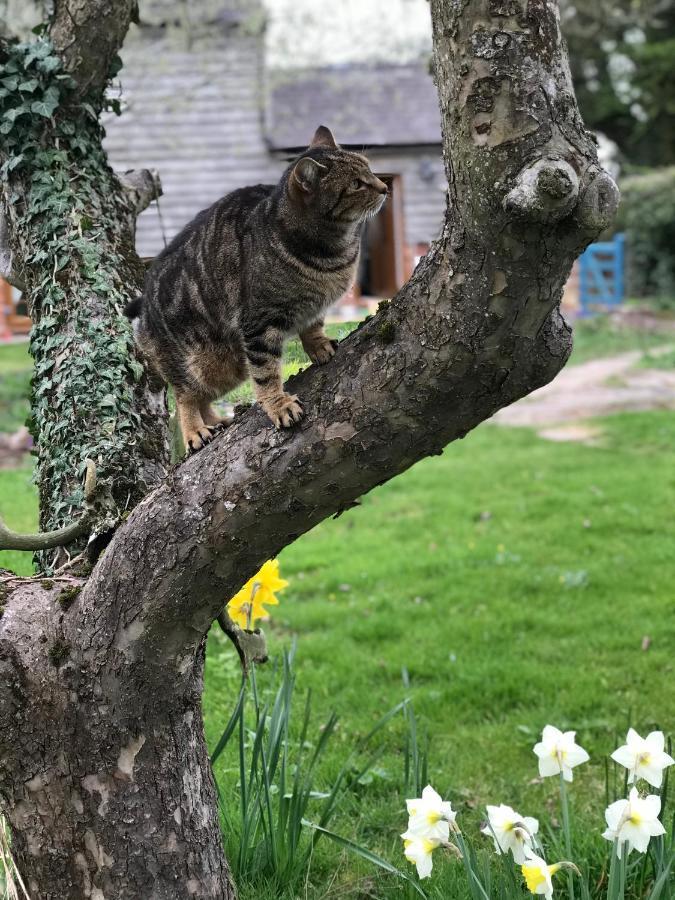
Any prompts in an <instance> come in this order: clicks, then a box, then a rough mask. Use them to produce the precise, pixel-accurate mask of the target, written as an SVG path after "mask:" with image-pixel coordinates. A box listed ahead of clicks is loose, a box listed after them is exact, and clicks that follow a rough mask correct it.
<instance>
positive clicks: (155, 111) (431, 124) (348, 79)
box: [105, 0, 440, 256]
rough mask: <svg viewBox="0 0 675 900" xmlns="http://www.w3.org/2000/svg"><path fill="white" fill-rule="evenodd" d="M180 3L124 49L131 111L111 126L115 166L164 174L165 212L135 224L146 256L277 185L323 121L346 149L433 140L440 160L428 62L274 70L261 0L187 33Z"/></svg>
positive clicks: (168, 1)
mask: <svg viewBox="0 0 675 900" xmlns="http://www.w3.org/2000/svg"><path fill="white" fill-rule="evenodd" d="M206 3H207V5H217V4H219V3H222V0H206ZM173 8H174V7H173V4H172V0H154V2H153V3H152V4H151V5H149V6H146V5H144V6H143V9H144V10H145V13H144V15H145V19H144V21H145V22H146V25H145V27H143V28H141V29H135V30H134V33H133V34H132V35H131V36H130V38H131V39H130V40H128V41H127V44H126V45H125V47H124V50H123V53H122V56H123V59H124V68H123V69H122V71H121V73H120V82H121V89H122V90H121V97H122V101H123V114H122V116H121V117H120V118H118V117H116V116H113V115H110V116H108V118H107V120H106V122H105V125H106V129H107V138H106V141H105V147H106V149H107V151H108V155H109V158H110V162H111V164H112V166H113V168H114V169H116V170H117V171H125V170H127V169H138V168H154V169H157V170H158V171H159V173H160V177H161V179H162V186H163V190H164V193H163V196H162V197H161V199H160V202H159V209H158V206H157V204H156V203H153V204H152V205H151V206H150V208H149V209H147V210H146V211H145V212H144V213H142V214H141V216H140V217H139V220H138V229H137V241H136V243H137V248H138V251H139V253H140V254H141V255H142V256H155V255H156V254H157V253H159V251H160V250H161V249H162V248H163V246H164V238H165V237H166V240H167V241H168V240H171V238H172V237H173V236H174V235H175V234H176V233H177V232H178V231H179V230H180V229H181V228H182V227H183V225H185V224H186V223H187V222H189V221H190V220H191V219H192V218H193V217H194V216H195V215H196V214H197V213H198V212H199V211H200V210H202V209H204V208H206V207H207V206H209V205H210V204H211V203H213V202H215V201H216V200H217V199H218V198H219V197H222V196H223V195H224V194H227V193H229V192H230V191H232V190H235V189H236V188H238V187H242V186H243V185H247V184H257V183H260V182H274V181H276V180H277V179H278V178H279V176H280V174H281V172H282V171H283V168H284V165H285V162H284V158H283V157H284V155H286V156H288V155H291V154H292V152H293V151H294V150H296V149H301V148H304V147H306V146H307V144H308V142H309V140H310V139H311V136H312V135H313V133H314V131H315V129H316V127H317V125H319V124H320V123H322V122H323V123H325V124H326V125H329V126H330V127H331V128H332V129H333V131H334V132H335V135H336V137H337V139H338V140H339V141H340V142H341V143H342V144H344V145H346V146H359V147H361V146H367V147H371V148H374V149H375V148H378V147H379V148H387V147H394V146H397V145H398V146H400V147H401V148H402V152H403V151H405V152H408V151H407V150H405V148H406V147H409V148H413V147H419V146H425V145H429V146H430V147H431V145H433V148H434V149H433V155H434V157H436V156H438V158H439V159H440V115H439V111H438V105H437V100H436V91H435V88H434V85H433V83H432V81H431V78H430V76H429V75H428V74H427V73H426V72H425V70H424V67H423V66H422V65H421V64H420V65H417V66H410V65H408V66H390V65H379V66H376V67H368V66H347V67H336V68H329V69H318V70H311V71H310V70H301V71H297V70H296V71H295V72H292V73H289V72H286V71H285V72H283V73H279V72H265V69H264V47H263V34H262V31H261V28H260V25H261V23H262V20H261V19H260V18H256V16H255V15H253V14H254V13H255V11H256V9H257V10H258V11H260V6H259V4H258V3H257V0H227V2H226V3H223V4H222V6H219V7H218V9H219V12H218V14H217V15H215V16H214V15H212V16H211V17H210V18H209V19H208V20H205V19H202V20H201V21H200V20H199V19H196V20H193V21H192V23H191V27H190V28H189V29H188V30H187V36H186V29H185V28H183V27H174V25H173V24H172V23H171V22H170V21H169V19H168V18H167V19H165V20H164V21H162V18H161V17H162V15H163V14H165V13H166V12H167V10H168V11H169V12H171V11H172V10H173ZM190 8H191V7H190ZM169 18H170V17H169ZM256 25H257V26H258V27H255V26H256ZM265 89H266V90H265ZM274 151H279V152H276V153H275V152H274ZM398 170H399V166H398V165H397V167H396V169H395V171H398ZM392 171H394V170H392ZM415 177H417V176H415ZM418 180H419V179H418ZM408 184H409V188H410V189H409V191H408V193H409V194H410V195H411V196H412V194H413V192H414V184H413V181H412V180H411V179H408ZM420 186H421V187H420V191H421V189H422V187H423V185H422V183H421V182H420ZM424 190H426V192H427V193H429V190H428V188H424ZM418 193H419V192H418ZM433 199H434V201H435V200H437V198H436V197H435V196H434V198H433ZM439 202H440V201H439ZM434 209H435V206H434ZM434 216H435V213H434ZM411 221H412V220H411ZM434 221H435V219H434ZM412 224H414V222H412ZM411 227H412V225H411ZM428 230H429V229H428V228H426V227H425V228H419V229H417V230H414V233H413V232H411V235H412V239H413V240H422V239H427V238H426V237H424V238H420V237H416V236H415V235H416V234H417V231H419V232H420V234H424V235H426V232H427V231H428ZM432 231H434V233H435V226H434V229H432Z"/></svg>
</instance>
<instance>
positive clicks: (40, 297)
mask: <svg viewBox="0 0 675 900" xmlns="http://www.w3.org/2000/svg"><path fill="white" fill-rule="evenodd" d="M103 105H104V98H103V97H98V98H96V97H94V98H85V99H84V100H82V98H79V97H76V95H75V84H74V82H73V80H72V79H71V78H70V76H69V75H68V74H67V73H66V72H64V71H63V65H62V62H61V59H60V58H59V56H58V55H57V54H56V53H55V52H54V50H53V47H52V45H51V44H50V42H49V40H48V39H47V37H46V36H44V35H39V36H38V38H37V40H35V41H31V42H26V43H10V44H2V45H1V46H0V162H1V166H0V179H1V181H2V188H3V194H4V198H5V203H6V205H7V207H8V212H9V218H10V221H11V230H12V233H13V239H14V240H15V242H18V244H19V246H20V254H19V255H20V259H21V262H22V268H23V272H24V275H25V280H26V282H27V284H28V294H29V299H30V306H31V315H32V318H33V328H32V331H31V339H30V350H31V353H32V355H33V357H34V360H35V372H34V378H33V390H32V403H31V406H32V418H31V422H30V427H31V431H32V433H33V436H34V438H35V444H36V453H37V458H38V459H37V467H36V480H37V483H38V485H39V489H40V506H41V526H42V528H43V529H44V528H56V527H60V526H61V525H64V524H67V523H69V522H71V521H72V520H73V518H75V517H77V516H78V515H79V509H80V507H81V506H82V504H83V501H84V496H83V489H82V483H83V476H84V472H85V461H86V460H87V459H88V458H90V459H93V460H94V462H95V464H96V468H97V481H98V486H99V488H98V501H97V502H98V513H99V521H98V530H99V531H100V530H103V529H107V528H109V527H111V526H113V525H114V524H115V522H116V521H118V520H119V518H120V517H121V515H122V514H123V513H124V511H125V509H126V508H128V506H132V505H134V504H135V503H136V502H137V500H138V499H140V496H142V493H143V490H144V485H142V484H141V483H139V452H138V449H137V445H138V441H139V439H141V438H142V435H143V432H144V429H145V433H146V435H147V434H148V426H147V423H142V422H141V419H140V415H139V412H138V411H137V405H136V403H135V391H136V390H137V385H138V384H139V382H140V381H141V379H142V377H143V366H142V365H141V363H140V362H139V361H138V359H137V358H136V356H135V354H134V350H133V340H132V334H131V329H130V327H129V324H128V323H127V321H126V319H125V318H124V317H123V315H122V310H123V307H124V305H125V303H126V301H127V299H128V293H129V285H131V286H132V288H133V289H138V287H139V286H140V283H141V280H142V266H141V263H140V261H139V260H138V257H137V256H136V255H135V252H134V250H133V247H132V246H131V233H130V228H129V223H130V222H131V221H133V212H132V210H130V208H129V200H128V199H127V197H126V195H125V194H124V192H123V190H122V189H121V187H120V185H119V182H118V181H117V179H116V178H115V176H114V174H113V172H112V170H111V169H110V168H109V166H108V163H107V160H106V157H105V153H104V151H103V149H102V143H101V142H102V137H103V130H102V127H101V125H100V123H99V119H98V116H99V113H100V110H101V108H102V106H103ZM160 448H161V440H159V441H158V446H157V447H156V448H155V451H156V454H157V455H158V456H161V452H162V451H161V449H160ZM143 451H144V452H145V453H146V455H147V453H148V448H147V447H144V448H143ZM40 562H41V564H42V566H43V567H48V563H47V560H46V559H42V560H41V561H40Z"/></svg>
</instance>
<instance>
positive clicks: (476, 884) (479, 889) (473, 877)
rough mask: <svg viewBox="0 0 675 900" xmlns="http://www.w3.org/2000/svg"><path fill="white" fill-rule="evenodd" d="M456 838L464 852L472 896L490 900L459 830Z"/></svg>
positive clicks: (463, 856)
mask: <svg viewBox="0 0 675 900" xmlns="http://www.w3.org/2000/svg"><path fill="white" fill-rule="evenodd" d="M455 836H456V839H457V843H458V845H459V849H460V850H461V851H462V859H463V861H464V867H465V869H466V875H467V878H468V879H469V890H470V891H471V896H472V897H476V898H478V900H480V898H483V900H490V897H489V895H488V893H487V892H486V890H485V888H484V887H483V885H482V883H481V880H480V878H479V877H478V875H477V874H476V873H475V871H474V868H473V865H472V859H471V857H470V855H469V848H468V847H467V845H466V842H465V841H464V836H463V835H462V832H461V831H459V830H458V831H456V832H455Z"/></svg>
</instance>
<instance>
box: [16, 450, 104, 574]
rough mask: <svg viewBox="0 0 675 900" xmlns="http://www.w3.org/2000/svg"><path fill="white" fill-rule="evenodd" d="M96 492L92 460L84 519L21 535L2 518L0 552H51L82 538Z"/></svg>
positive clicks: (86, 479) (88, 474) (85, 490)
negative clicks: (48, 529)
mask: <svg viewBox="0 0 675 900" xmlns="http://www.w3.org/2000/svg"><path fill="white" fill-rule="evenodd" d="M95 492H96V466H95V465H94V463H93V461H92V460H91V459H88V460H87V461H86V474H85V478H84V497H85V501H86V504H87V505H86V508H85V511H84V514H83V516H82V518H81V519H80V520H79V521H77V522H73V523H72V524H70V525H66V526H65V527H64V528H56V529H54V530H53V531H42V532H37V533H34V534H20V533H19V532H17V531H12V530H11V529H10V528H8V527H7V526H6V525H5V523H4V521H3V520H2V518H1V517H0V550H51V549H52V548H54V547H63V546H64V545H65V544H69V543H70V542H71V541H74V540H75V539H76V538H79V537H81V536H82V535H83V534H85V533H86V532H87V530H88V528H89V523H90V520H91V516H92V507H91V503H92V501H93V499H94V494H95ZM67 565H70V563H69V564H67Z"/></svg>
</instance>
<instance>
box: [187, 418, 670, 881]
mask: <svg viewBox="0 0 675 900" xmlns="http://www.w3.org/2000/svg"><path fill="white" fill-rule="evenodd" d="M603 425H604V427H605V428H606V433H607V444H606V446H604V447H603V448H588V447H583V446H578V445H567V444H551V443H547V442H545V441H543V440H539V439H537V438H536V437H534V436H533V435H532V434H531V433H529V432H527V431H521V430H506V429H496V428H494V427H490V426H483V427H480V428H478V429H477V430H476V431H475V432H473V433H472V434H471V435H469V436H468V438H466V440H465V441H463V442H461V443H457V444H454V445H452V446H451V447H449V448H448V449H447V450H446V452H445V453H444V455H443V456H442V457H440V458H436V459H433V460H426V461H424V462H423V463H420V464H419V465H417V466H415V467H414V469H412V470H411V471H410V472H408V473H406V474H405V475H403V476H401V477H400V478H398V479H396V480H395V481H393V482H391V483H389V484H387V485H385V486H384V487H383V488H381V489H378V490H377V491H374V492H373V493H372V494H370V495H368V496H367V497H365V498H364V499H363V506H362V507H360V508H358V509H355V510H352V511H350V512H349V513H347V514H345V515H343V516H342V517H341V518H340V519H338V520H337V521H332V520H331V521H328V522H325V523H323V524H322V525H320V526H319V527H318V528H316V529H315V530H314V531H313V532H311V533H310V534H308V535H306V536H305V537H303V538H302V539H300V540H299V541H298V542H297V543H296V544H294V545H293V546H291V547H289V548H287V549H286V550H285V551H284V552H283V553H282V555H281V566H282V571H283V575H284V577H286V578H288V579H289V580H290V581H291V586H290V587H289V588H288V589H287V591H286V592H285V593H284V594H283V595H282V602H281V606H280V607H279V608H278V609H275V613H276V614H275V617H274V619H273V621H272V622H271V623H270V626H269V629H268V631H269V637H270V646H271V648H272V652H274V648H275V645H276V646H277V647H281V646H284V645H287V644H288V642H289V641H290V639H291V635H292V634H294V635H297V637H298V653H297V658H296V659H297V661H296V668H297V671H298V683H299V685H300V686H302V687H304V688H311V689H312V692H313V695H314V701H315V705H316V706H317V708H318V709H319V710H320V711H321V713H322V715H323V717H324V718H325V717H326V716H327V714H328V711H329V710H332V709H335V710H336V711H337V712H338V714H339V716H340V719H341V732H340V733H341V737H342V740H343V746H342V747H341V746H340V745H339V743H338V745H337V746H336V747H335V748H334V749H333V751H331V752H332V754H333V759H332V760H329V763H328V764H327V766H326V775H325V777H326V778H327V781H330V775H331V774H334V772H335V771H336V769H337V767H338V766H339V762H340V760H341V757H342V756H344V755H345V754H346V753H347V749H348V748H349V747H350V746H351V744H352V743H353V741H354V740H355V738H356V737H358V736H360V735H363V734H364V733H365V732H366V731H367V730H368V729H369V728H370V727H371V726H372V724H373V723H374V721H375V720H376V719H377V718H378V717H379V716H380V715H381V714H382V713H383V712H384V711H385V710H386V709H388V708H389V707H391V706H393V705H394V704H395V703H396V702H398V701H399V700H401V699H403V698H404V697H406V696H409V697H411V698H412V699H413V701H414V704H415V709H416V711H417V714H418V717H419V719H420V720H421V721H422V722H423V723H424V725H425V726H426V728H427V730H428V732H429V734H430V737H431V763H430V775H431V779H432V781H433V783H434V784H435V786H436V787H437V789H438V790H440V791H441V792H442V793H443V794H444V795H447V796H448V797H450V798H452V799H453V800H454V801H455V803H456V805H458V806H459V808H460V810H461V812H462V818H464V819H465V821H468V822H469V823H471V827H473V828H475V827H477V825H478V821H479V819H480V817H481V808H482V806H483V805H484V804H485V803H486V802H487V803H489V802H492V803H500V802H505V803H509V804H511V805H513V806H514V807H515V808H517V809H519V810H520V811H521V812H523V813H524V814H534V815H538V816H540V817H541V816H542V815H543V814H545V812H546V810H547V809H548V810H550V800H551V799H553V800H555V797H556V792H557V785H556V784H555V783H553V782H551V781H548V782H546V783H544V784H537V783H535V784H533V783H531V782H532V779H533V778H534V777H535V776H536V774H537V771H536V760H535V757H534V755H533V754H532V749H531V748H532V745H533V744H534V743H535V741H536V740H537V739H538V735H539V732H540V730H541V728H542V727H543V726H544V725H545V724H546V723H548V722H551V723H552V724H557V725H558V726H559V727H562V728H573V729H576V730H577V731H578V739H579V741H580V743H582V745H583V746H585V747H586V748H587V749H588V751H589V752H590V753H591V756H592V761H591V763H590V764H589V765H587V766H585V767H583V768H582V769H580V770H578V776H577V778H576V779H575V784H574V789H573V799H572V803H573V807H574V808H575V811H576V812H577V814H578V815H579V816H580V818H581V821H582V823H583V825H584V828H585V829H588V830H591V831H592V832H593V833H594V834H595V835H596V837H597V834H598V833H599V830H601V829H602V827H603V811H604V806H605V795H604V763H603V757H604V756H605V755H606V754H608V753H609V752H611V751H612V750H613V749H614V748H615V746H617V739H618V736H619V735H621V734H622V733H623V732H624V731H625V729H626V727H627V725H628V723H629V722H630V723H632V724H634V725H635V726H636V727H637V728H638V729H644V730H647V729H649V728H651V727H655V726H657V725H658V726H661V727H663V728H665V729H666V730H668V729H671V730H672V726H673V721H674V718H675V690H673V688H672V678H673V665H674V663H673V655H672V648H673V646H674V641H675V617H674V616H673V612H675V607H674V606H673V599H672V598H673V591H672V583H673V577H674V576H675V558H674V557H673V551H672V510H673V508H675V451H674V450H673V448H674V447H675V417H673V416H672V415H671V414H669V413H662V412H655V413H645V414H638V415H620V416H616V417H613V418H609V419H605V420H604V421H603ZM644 637H649V639H650V646H649V649H648V650H646V651H645V650H643V649H642V640H643V638H644ZM260 677H261V680H262V681H264V679H265V678H266V677H269V673H268V674H265V673H262V674H261V676H260ZM237 687H238V674H237V669H236V665H234V663H233V660H232V653H231V652H230V650H229V648H227V647H226V646H225V645H224V643H223V642H222V639H221V638H220V636H219V635H216V634H215V633H214V634H213V635H212V637H211V641H210V647H209V655H208V658H207V679H206V693H205V698H204V705H205V718H206V728H207V734H208V737H209V741H210V742H211V743H214V742H215V740H216V739H217V737H218V735H219V729H221V728H222V727H223V723H224V722H225V721H226V719H227V717H228V714H229V711H230V708H231V705H232V702H233V698H234V697H235V696H236V692H237ZM402 731H403V726H402V724H399V726H398V727H396V726H392V727H391V728H390V730H389V736H388V739H387V741H386V744H385V755H384V757H383V759H382V760H381V762H380V766H381V768H382V769H383V770H384V772H385V773H386V775H387V778H380V779H376V781H375V782H374V784H373V785H372V786H371V787H369V788H368V789H366V790H364V791H363V793H362V795H360V796H358V797H355V799H354V802H353V803H352V804H347V805H346V807H345V810H344V815H343V818H342V821H340V822H338V823H336V824H335V826H334V827H335V829H336V830H342V832H343V833H345V834H346V835H347V836H349V837H351V838H354V837H356V838H357V839H358V840H360V842H361V843H365V844H366V845H367V846H369V847H370V848H371V849H373V850H376V851H378V852H380V853H381V854H383V855H385V856H387V857H388V858H390V859H392V861H394V862H395V863H396V864H399V865H400V864H402V861H401V857H400V850H399V848H398V844H397V835H398V833H399V831H400V830H402V826H403V824H404V819H403V813H402V800H403V798H402V796H401V795H400V793H399V792H398V791H397V785H398V784H399V783H400V780H401V778H400V775H401V769H402V760H401V746H402V743H403V734H402ZM233 764H234V763H233V761H232V760H230V766H232V765H233ZM223 766H224V769H223V770H222V771H219V773H218V774H219V778H220V782H221V787H224V788H225V789H227V786H228V785H229V789H230V790H231V791H234V790H235V782H236V778H235V777H234V775H233V774H232V772H231V771H230V772H229V774H228V771H227V763H224V764H223ZM601 843H602V842H601V841H599V842H598V841H596V844H598V848H596V850H597V852H599V850H601V849H602V847H601V846H600V845H601ZM330 850H331V848H326V847H324V848H323V850H322V853H323V856H322V857H321V859H320V860H319V864H320V866H321V865H325V866H326V867H327V868H326V871H327V870H328V869H330V868H331V866H333V867H334V866H335V865H337V864H338V857H339V854H337V853H336V851H333V856H332V857H331V853H330ZM321 860H323V862H321ZM341 865H342V866H343V867H344V868H343V870H342V874H341V875H340V876H339V878H338V880H339V883H342V884H343V887H344V886H345V883H346V884H347V885H348V884H350V883H351V882H352V881H353V880H357V879H358V878H359V877H360V876H361V875H363V874H364V870H363V869H362V866H361V864H358V865H356V864H355V863H354V862H353V861H351V860H343V861H342V863H341ZM321 872H322V870H321V868H319V872H318V874H319V876H320V875H321ZM324 875H325V872H324ZM373 877H375V876H373ZM447 877H448V878H450V877H453V878H454V875H453V876H450V875H448V876H447ZM380 881H381V883H380ZM444 883H445V882H444ZM378 884H379V887H378V891H379V892H378V893H376V894H375V896H378V897H380V896H381V897H389V896H396V894H395V892H394V887H393V886H391V885H389V886H387V884H389V883H388V882H386V881H383V880H381V879H380V880H378ZM448 889H449V888H448ZM257 890H260V889H259V888H258V889H257ZM315 890H319V888H315ZM252 891H253V894H254V895H255V896H256V897H260V898H262V897H266V896H267V894H265V893H264V892H261V893H256V892H255V889H253V888H252ZM270 896H271V895H270ZM310 896H317V897H318V896H321V894H320V893H316V894H310ZM448 896H452V894H448ZM457 896H461V894H460V895H457Z"/></svg>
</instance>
